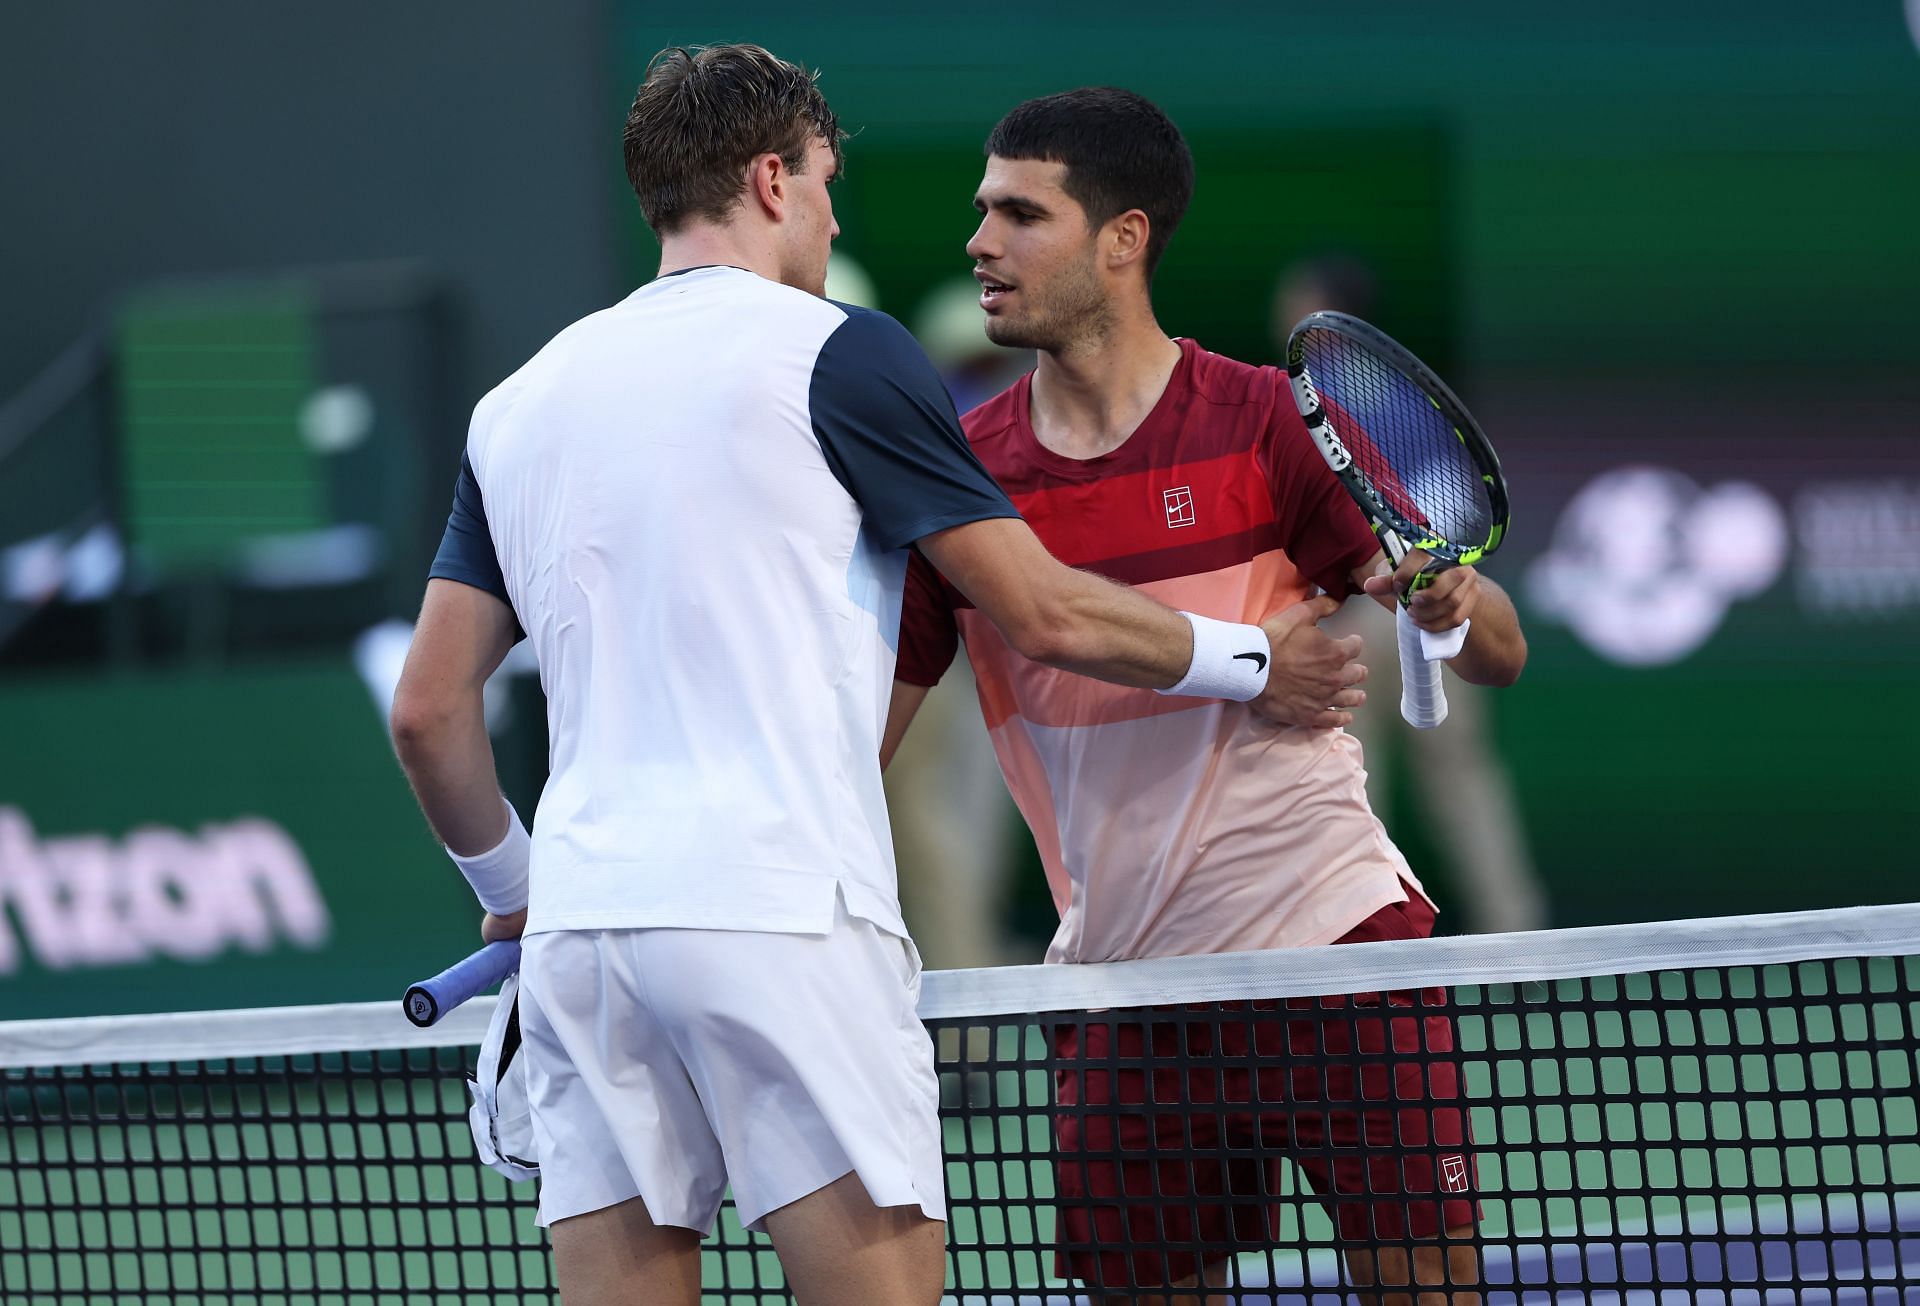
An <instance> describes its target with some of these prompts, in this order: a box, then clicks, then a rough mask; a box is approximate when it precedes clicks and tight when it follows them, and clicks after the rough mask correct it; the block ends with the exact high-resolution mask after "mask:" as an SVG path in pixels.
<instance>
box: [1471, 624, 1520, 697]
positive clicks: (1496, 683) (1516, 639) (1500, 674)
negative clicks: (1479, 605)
mask: <svg viewBox="0 0 1920 1306" xmlns="http://www.w3.org/2000/svg"><path fill="white" fill-rule="evenodd" d="M1526 669H1527V640H1526V636H1524V635H1522V634H1520V633H1519V632H1518V631H1515V632H1514V636H1513V640H1512V642H1511V643H1510V644H1509V645H1508V646H1507V648H1505V649H1503V650H1502V655H1501V656H1500V657H1498V658H1494V659H1492V660H1491V661H1490V662H1489V664H1488V665H1487V666H1486V668H1485V670H1484V671H1483V673H1482V674H1481V676H1480V683H1481V684H1483V685H1489V686H1491V687H1493V688H1494V689H1511V688H1512V687H1513V686H1514V685H1516V684H1518V683H1519V681H1520V673H1521V672H1522V671H1525V670H1526Z"/></svg>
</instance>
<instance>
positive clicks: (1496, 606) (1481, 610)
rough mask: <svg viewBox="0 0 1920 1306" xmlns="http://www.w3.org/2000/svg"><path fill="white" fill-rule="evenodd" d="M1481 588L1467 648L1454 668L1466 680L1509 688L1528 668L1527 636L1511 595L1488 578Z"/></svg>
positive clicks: (1483, 581) (1483, 579)
mask: <svg viewBox="0 0 1920 1306" xmlns="http://www.w3.org/2000/svg"><path fill="white" fill-rule="evenodd" d="M1480 587H1481V593H1480V596H1479V599H1478V601H1477V602H1476V603H1475V604H1474V608H1473V625H1472V627H1471V628H1470V629H1469V630H1468V631H1467V642H1466V645H1465V647H1463V648H1462V649H1461V650H1460V654H1459V656H1458V657H1456V658H1454V659H1453V662H1452V663H1451V664H1450V665H1451V666H1452V667H1453V669H1454V671H1455V672H1456V673H1457V674H1458V675H1459V676H1460V677H1461V679H1463V680H1468V681H1471V682H1472V683H1474V684H1476V685H1494V686H1498V687H1501V688H1505V687H1506V686H1508V685H1511V684H1512V683H1513V682H1514V681H1516V680H1518V679H1519V678H1520V672H1521V670H1522V669H1523V668H1524V667H1525V666H1526V665H1527V637H1526V635H1525V634H1524V633H1522V632H1521V630H1520V615H1519V613H1517V612H1515V611H1514V607H1513V600H1512V599H1510V598H1508V597H1507V592H1506V591H1505V590H1503V589H1501V588H1500V587H1499V586H1498V585H1496V584H1494V583H1493V582H1492V581H1490V580H1488V579H1487V578H1486V577H1485V576H1482V577H1481V578H1480Z"/></svg>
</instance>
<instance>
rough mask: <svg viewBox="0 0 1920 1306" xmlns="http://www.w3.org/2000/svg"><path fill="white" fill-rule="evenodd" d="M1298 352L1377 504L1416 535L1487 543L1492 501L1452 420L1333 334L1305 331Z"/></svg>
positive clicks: (1368, 353)
mask: <svg viewBox="0 0 1920 1306" xmlns="http://www.w3.org/2000/svg"><path fill="white" fill-rule="evenodd" d="M1299 347H1300V350H1301V358H1302V360H1303V362H1304V364H1305V368H1306V375H1307V379H1308V380H1309V381H1311V382H1312V384H1313V388H1314V390H1315V392H1316V393H1318V395H1319V396H1320V403H1321V407H1322V410H1323V411H1324V413H1325V414H1326V420H1327V421H1328V422H1329V423H1330V424H1331V425H1332V427H1333V431H1334V433H1335V434H1336V435H1338V436H1339V437H1340V442H1341V443H1342V444H1344V445H1345V446H1346V447H1347V451H1348V452H1349V453H1350V454H1352V455H1353V462H1354V466H1355V467H1356V468H1357V469H1358V470H1359V471H1360V473H1361V474H1362V475H1363V476H1364V477H1365V478H1366V480H1367V483H1368V484H1369V485H1370V486H1371V487H1372V489H1373V491H1374V493H1376V494H1377V495H1378V496H1379V498H1380V501H1381V502H1382V503H1383V504H1384V505H1385V506H1386V507H1387V508H1389V509H1391V510H1392V513H1393V514H1394V515H1396V516H1398V517H1399V518H1401V519H1402V520H1403V521H1404V522H1406V523H1408V524H1409V525H1410V526H1411V527H1412V528H1413V529H1414V531H1415V533H1416V534H1417V533H1419V532H1427V533H1431V534H1433V535H1435V536H1437V537H1438V538H1440V539H1442V540H1445V541H1446V542H1448V543H1449V544H1454V545H1458V546H1461V547H1463V548H1472V547H1478V546H1481V545H1484V544H1486V543H1487V540H1488V537H1489V535H1490V534H1491V533H1492V530H1493V525H1494V518H1493V501H1492V498H1491V496H1490V494H1489V492H1488V487H1487V484H1486V482H1485V481H1484V480H1482V479H1481V472H1480V469H1479V468H1478V467H1477V466H1476V465H1475V464H1474V461H1473V458H1472V457H1471V456H1470V455H1469V454H1468V452H1467V446H1466V443H1465V440H1464V438H1463V437H1462V435H1461V433H1460V431H1459V429H1458V428H1457V427H1456V426H1455V425H1454V422H1453V420H1452V419H1451V418H1450V417H1449V416H1447V414H1446V413H1444V412H1442V411H1441V409H1440V407H1439V406H1438V405H1437V404H1436V403H1435V402H1434V401H1433V400H1432V399H1430V398H1428V397H1427V395H1426V393H1425V391H1423V390H1422V389H1421V388H1420V387H1419V386H1418V385H1417V384H1416V383H1415V382H1414V381H1413V380H1412V379H1411V378H1409V377H1407V376H1405V375H1403V374H1402V373H1401V372H1399V371H1398V370H1396V369H1395V368H1394V367H1393V366H1392V365H1391V364H1390V363H1388V362H1387V361H1386V360H1385V359H1383V358H1382V357H1381V356H1380V355H1378V354H1376V353H1374V352H1373V351H1372V350H1370V349H1368V348H1367V347H1366V346H1364V345H1362V344H1361V343H1360V342H1358V341H1356V340H1353V339H1351V338H1350V337H1348V336H1345V335H1343V334H1341V333H1340V332H1337V331H1331V330H1327V329H1324V328H1319V327H1309V328H1308V329H1307V330H1306V331H1304V332H1302V333H1301V336H1300V340H1299ZM1409 542H1410V543H1411V542H1412V541H1409Z"/></svg>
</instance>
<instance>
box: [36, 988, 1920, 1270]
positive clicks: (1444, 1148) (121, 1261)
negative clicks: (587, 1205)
mask: <svg viewBox="0 0 1920 1306" xmlns="http://www.w3.org/2000/svg"><path fill="white" fill-rule="evenodd" d="M938 978H939V977H930V979H938ZM1917 1026H1920V960H1917V959H1916V958H1914V957H1912V956H1876V957H1860V958H1842V959H1837V960H1818V961H1803V962H1794V963H1789V964H1772V965H1764V966H1762V965H1754V966H1735V967H1717V968H1706V969H1687V970H1655V971H1649V972H1647V973H1640V974H1632V975H1624V976H1612V977H1602V978H1596V979H1566V980H1553V981H1545V982H1536V983H1524V984H1508V983H1497V984H1482V985H1456V986H1455V987H1453V988H1452V989H1451V990H1443V989H1424V990H1414V991H1398V992H1393V993H1390V994H1387V995H1385V996H1384V997H1383V996H1381V995H1380V994H1377V993H1369V992H1358V993H1355V994H1351V995H1343V996H1335V997H1329V998H1323V999H1290V1000H1273V1001H1269V1000H1263V999H1261V998H1260V997H1259V995H1258V994H1257V993H1249V994H1247V995H1246V998H1245V999H1244V1000H1241V1001H1235V1002H1209V1003H1204V1004H1198V1005H1189V1006H1179V1007H1171V1008H1168V1007H1156V1008H1150V1009H1120V1010H1102V1011H1087V1012H1080V1013H1035V1014H1026V1015H1011V1016H994V1017H983V1018H960V1019H940V1020H936V1021H933V1022H931V1024H930V1030H931V1032H932V1035H933V1039H934V1044H935V1049H936V1055H937V1063H938V1068H939V1072H940V1081H941V1091H942V1102H941V1115H942V1118H943V1119H942V1123H943V1127H944V1131H945V1145H946V1152H947V1183H948V1187H949V1195H950V1199H951V1202H952V1216H951V1222H950V1225H949V1242H950V1251H951V1255H950V1258H949V1275H950V1279H949V1282H950V1284H951V1289H950V1297H949V1300H952V1301H958V1302H965V1303H976V1304H978V1306H986V1304H987V1303H989V1302H991V1303H996V1304H998V1306H1013V1304H1014V1303H1026V1302H1035V1303H1038V1302H1068V1301H1075V1300H1081V1299H1083V1298H1082V1294H1083V1293H1085V1292H1086V1291H1087V1290H1086V1289H1085V1288H1084V1287H1082V1286H1079V1285H1084V1284H1087V1283H1092V1284H1095V1285H1097V1286H1099V1287H1100V1288H1101V1289H1102V1290H1103V1291H1104V1292H1106V1293H1116V1292H1121V1293H1124V1292H1125V1291H1126V1290H1127V1289H1128V1288H1131V1287H1158V1286H1160V1285H1162V1284H1164V1283H1165V1282H1166V1281H1167V1280H1168V1279H1177V1278H1179V1277H1181V1276H1183V1275H1191V1274H1193V1273H1195V1272H1196V1269H1197V1267H1201V1266H1211V1267H1214V1269H1213V1273H1215V1274H1216V1275H1224V1276H1226V1277H1227V1278H1228V1279H1230V1281H1231V1284H1232V1285H1233V1287H1232V1289H1231V1291H1233V1292H1235V1293H1237V1299H1238V1300H1240V1301H1244V1302H1270V1301H1281V1300H1285V1301H1290V1302H1291V1301H1301V1300H1312V1301H1328V1302H1332V1301H1337V1300H1341V1299H1342V1296H1341V1294H1342V1292H1343V1289H1342V1287H1341V1285H1342V1284H1343V1283H1346V1282H1350V1280H1351V1272H1352V1271H1351V1269H1350V1268H1349V1266H1350V1265H1351V1266H1357V1267H1360V1268H1361V1269H1362V1270H1363V1271H1364V1270H1365V1269H1366V1267H1368V1266H1371V1267H1372V1270H1373V1271H1374V1272H1377V1273H1379V1274H1381V1275H1382V1276H1383V1279H1384V1281H1386V1282H1391V1281H1392V1280H1393V1278H1394V1276H1395V1275H1396V1274H1397V1273H1404V1271H1400V1270H1398V1269H1397V1268H1396V1267H1397V1266H1400V1265H1404V1264H1405V1263H1406V1258H1407V1257H1408V1255H1409V1254H1412V1255H1413V1256H1415V1258H1416V1263H1424V1262H1425V1261H1426V1260H1427V1259H1428V1258H1431V1257H1434V1256H1438V1257H1439V1259H1440V1264H1441V1265H1443V1266H1450V1267H1451V1273H1452V1275H1453V1276H1454V1278H1455V1279H1456V1280H1465V1279H1468V1278H1478V1279H1480V1280H1481V1281H1482V1282H1483V1284H1484V1288H1483V1291H1485V1293H1486V1294H1487V1300H1488V1301H1490V1302H1495V1303H1499V1302H1519V1301H1526V1302H1534V1301H1541V1302H1545V1301H1590V1300H1605V1301H1645V1302H1659V1303H1677V1302H1702V1303H1706V1302H1711V1303H1724V1304H1728V1306H1731V1304H1733V1303H1749V1302H1750V1303H1762V1302H1765V1303H1771V1302H1776V1301H1780V1302H1787V1301H1792V1302H1863V1303H1866V1302H1905V1301H1920V1123H1917V1122H1916V1089H1915V1078H1916V1071H1917V1069H1920V1065H1917V1060H1920V1040H1917V1039H1916V1027H1917ZM4 1048H5V1027H4V1026H0V1050H4ZM187 1051H188V1050H187V1049H185V1048H184V1047H183V1049H182V1055H183V1056H185V1055H186V1054H187ZM472 1059H473V1054H472V1051H471V1050H470V1049H448V1048H421V1049H415V1050H408V1051H396V1052H381V1053H351V1054H323V1055H312V1056H271V1057H260V1058H254V1059H229V1060H180V1061H177V1062H171V1063H165V1064H155V1063H145V1064H112V1063H111V1061H109V1063H107V1064H95V1065H91V1066H87V1067H80V1066H74V1067H63V1068H49V1069H18V1068H16V1069H10V1070H6V1071H4V1072H0V1073H3V1075H4V1078H0V1301H5V1302H7V1303H16V1302H20V1303H26V1302H32V1303H81V1302H87V1303H93V1302H101V1303H105V1302H115V1303H126V1302H146V1303H189V1302H191V1303H196V1304H204V1306H215V1304H225V1303H247V1304H248V1306H267V1304H277V1303H342V1304H344V1303H376V1302H378V1303H402V1302H408V1303H412V1302H448V1303H452V1302H462V1303H470V1302H503V1303H504V1302H516V1303H522V1302H541V1301H550V1300H557V1296H556V1295H555V1294H554V1291H553V1286H552V1285H553V1280H552V1271H551V1265H550V1261H549V1258H548V1256H547V1252H546V1248H545V1242H544V1239H543V1237H542V1235H541V1233H540V1231H539V1230H538V1229H536V1228H535V1227H534V1223H533V1214H534V1185H533V1184H531V1183H528V1184H519V1185H510V1184H508V1183H507V1182H506V1181H504V1180H503V1179H501V1178H499V1177H498V1176H496V1175H495V1174H493V1173H492V1172H490V1171H487V1170H485V1169H483V1168H482V1167H480V1166H479V1165H478V1164H477V1163H476V1162H475V1161H474V1160H473V1159H472V1158H473V1145H472V1140H471V1137H470V1135H469V1132H468V1125H467V1121H466V1116H465V1110H466V1092H465V1089H464V1086H463V1073H464V1072H465V1071H466V1070H467V1069H468V1068H470V1066H471V1063H472ZM706 1247H707V1250H706V1252H705V1262H706V1263H705V1276H706V1285H707V1290H708V1297H707V1300H708V1301H712V1302H778V1301H785V1300H787V1296H786V1294H785V1292H784V1291H783V1289H782V1287H781V1279H780V1274H779V1267H778V1263H777V1262H776V1260H775V1259H774V1257H773V1254H772V1251H771V1248H770V1246H769V1245H768V1244H767V1242H766V1241H765V1239H763V1238H759V1237H749V1236H747V1235H745V1234H743V1233H742V1232H741V1230H740V1228H739V1225H738V1223H737V1222H736V1221H735V1220H734V1218H733V1216H732V1212H731V1208H729V1209H728V1211H727V1212H725V1213H723V1217H722V1221H721V1227H720V1230H719V1233H718V1236H717V1237H716V1238H715V1239H713V1240H710V1241H709V1242H708V1243H707V1244H706ZM1175 1299H1176V1300H1178V1299H1179V1296H1178V1295H1175ZM1188 1299H1189V1300H1192V1299H1193V1298H1191V1297H1189V1298H1188Z"/></svg>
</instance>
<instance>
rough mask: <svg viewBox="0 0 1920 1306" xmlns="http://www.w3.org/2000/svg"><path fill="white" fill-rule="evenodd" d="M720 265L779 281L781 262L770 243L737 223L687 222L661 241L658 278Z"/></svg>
mask: <svg viewBox="0 0 1920 1306" xmlns="http://www.w3.org/2000/svg"><path fill="white" fill-rule="evenodd" d="M721 266H724V267H734V268H742V269H744V270H746V271H748V272H752V273H754V274H755V275H757V276H762V277H765V278H766V279H767V280H769V281H778V280H779V279H780V259H779V256H778V255H777V254H776V253H775V251H774V248H773V244H772V242H770V241H761V240H756V239H755V233H753V232H750V231H744V230H741V229H740V225H739V224H738V223H730V224H728V225H727V226H724V227H723V226H718V225H715V224H713V223H707V222H695V223H690V224H689V225H688V226H686V227H685V228H683V229H681V230H680V231H677V232H675V233H674V234H673V235H671V236H668V237H666V238H665V239H663V240H662V241H661V242H660V272H659V275H660V276H663V277H665V276H671V275H672V274H673V273H675V272H685V271H686V270H687V269H688V268H705V267H721Z"/></svg>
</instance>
